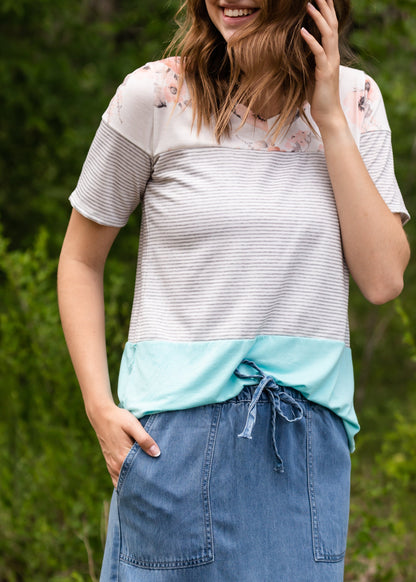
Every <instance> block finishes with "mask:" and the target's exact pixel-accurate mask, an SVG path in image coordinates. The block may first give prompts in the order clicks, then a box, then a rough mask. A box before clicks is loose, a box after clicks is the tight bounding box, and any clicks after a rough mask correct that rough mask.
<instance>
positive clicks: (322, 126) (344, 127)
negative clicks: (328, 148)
mask: <svg viewBox="0 0 416 582" xmlns="http://www.w3.org/2000/svg"><path fill="white" fill-rule="evenodd" d="M316 123H317V125H318V128H319V132H320V134H321V137H322V140H323V141H325V140H326V139H330V138H333V137H335V138H337V139H339V138H343V137H345V136H351V131H350V128H349V125H348V122H347V119H346V117H345V115H344V112H343V111H342V110H341V111H340V112H339V113H337V114H336V115H331V116H328V117H327V118H325V119H324V120H320V121H319V122H316Z"/></svg>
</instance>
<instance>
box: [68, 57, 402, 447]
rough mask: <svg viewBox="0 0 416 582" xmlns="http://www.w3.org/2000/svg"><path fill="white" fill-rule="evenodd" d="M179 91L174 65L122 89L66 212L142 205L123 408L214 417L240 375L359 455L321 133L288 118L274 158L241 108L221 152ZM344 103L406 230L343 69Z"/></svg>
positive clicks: (119, 216) (117, 212) (380, 147)
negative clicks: (243, 369)
mask: <svg viewBox="0 0 416 582" xmlns="http://www.w3.org/2000/svg"><path fill="white" fill-rule="evenodd" d="M179 75H180V68H179V61H178V59H176V58H170V59H166V60H163V61H157V62H154V63H149V64H147V65H145V66H144V67H141V68H140V69H138V70H136V71H135V72H133V73H132V74H130V75H129V76H128V77H127V78H126V79H125V81H124V82H123V84H122V85H121V86H120V87H119V88H118V90H117V93H116V95H115V96H114V98H113V99H112V101H111V103H110V105H109V107H108V109H107V110H106V112H105V113H104V115H103V118H102V121H101V124H100V126H99V128H98V131H97V133H96V136H95V138H94V140H93V143H92V145H91V147H90V150H89V153H88V156H87V158H86V161H85V163H84V166H83V169H82V173H81V176H80V179H79V182H78V185H77V187H76V189H75V191H74V192H73V193H72V194H71V196H70V201H71V204H72V205H73V207H74V208H76V209H77V210H78V212H80V213H81V214H82V215H84V216H85V217H87V218H89V219H91V220H93V221H96V222H97V223H100V224H104V225H109V226H117V227H121V226H123V225H124V224H125V223H126V222H127V220H128V218H129V216H130V214H131V213H132V212H133V211H134V210H135V208H136V207H137V206H138V204H139V203H140V204H141V205H142V223H141V231H140V241H139V253H138V265H137V275H136V286H135V294H134V301H133V308H132V315H131V323H130V331H129V337H128V341H127V343H126V345H125V349H124V353H123V358H122V362H121V368H120V376H119V386H118V393H119V399H120V405H121V406H122V407H124V408H126V409H128V410H130V411H131V412H132V413H133V414H135V415H136V416H137V417H138V418H141V417H142V416H144V415H146V414H149V413H154V412H160V411H167V410H178V409H183V408H190V407H194V406H200V405H204V404H210V403H215V402H223V401H225V400H227V399H229V398H231V397H233V396H236V395H237V394H238V393H239V392H240V390H241V389H242V380H241V379H239V378H237V377H236V376H235V375H234V370H235V369H236V368H237V367H238V365H239V364H240V362H241V361H242V360H243V359H249V360H253V361H255V362H256V363H257V365H259V366H260V367H261V368H262V370H264V372H265V373H266V374H268V375H271V376H273V377H274V378H275V380H276V382H277V383H278V384H280V385H282V386H291V387H293V388H296V389H297V390H299V391H300V392H301V393H302V394H303V395H304V396H305V397H306V398H308V399H310V400H311V401H313V402H316V403H318V404H321V405H323V406H326V407H328V408H329V409H331V410H332V411H333V412H335V413H336V414H337V415H339V416H340V417H341V418H342V420H343V421H344V425H345V428H346V432H347V435H348V438H349V442H350V448H351V449H353V447H354V434H355V433H356V432H357V431H358V429H359V425H358V422H357V418H356V415H355V412H354V406H353V370H352V360H351V351H350V347H349V329H348V285H349V273H348V268H347V266H346V264H345V261H344V258H343V252H342V245H341V237H340V229H339V222H338V215H337V210H336V206H335V201H334V196H333V192H332V188H331V182H330V179H329V176H328V171H327V167H326V162H325V155H324V152H323V145H322V141H321V139H320V136H319V131H318V128H317V126H316V125H314V124H313V122H312V126H313V127H314V129H315V133H314V132H313V131H312V130H311V128H310V127H309V126H308V125H307V124H306V123H305V122H304V121H303V120H302V119H301V118H300V117H297V118H296V119H295V121H294V123H293V124H292V125H291V127H290V129H289V131H288V132H287V133H286V134H285V135H284V136H282V137H281V138H279V139H278V141H277V142H272V138H271V136H270V134H269V129H270V127H271V126H272V125H273V123H274V122H275V121H276V118H271V119H267V120H266V119H262V118H259V117H258V116H254V115H251V116H249V117H248V119H247V121H246V122H245V124H244V125H243V126H242V127H240V126H241V119H242V117H243V115H244V113H245V108H244V107H243V106H238V107H237V108H236V109H235V111H234V113H233V117H232V121H231V124H232V125H231V131H230V135H229V136H228V137H226V138H224V139H223V140H222V142H221V143H220V144H218V143H217V142H216V140H215V138H214V136H213V132H212V129H211V128H209V127H203V128H202V130H201V132H200V133H199V134H197V132H196V129H195V128H194V127H193V126H192V111H191V106H190V98H189V93H188V91H187V87H186V84H184V85H183V87H182V89H181V93H180V94H179V96H178V90H179V89H178V79H179ZM340 95H341V103H342V106H343V109H344V111H345V114H346V117H347V119H348V123H349V125H350V128H351V131H352V133H353V136H354V139H355V140H356V143H357V144H358V146H359V148H360V152H361V155H362V157H363V159H364V162H365V164H366V166H367V168H368V171H369V173H370V175H371V177H372V179H373V181H374V183H375V185H376V186H377V188H378V190H379V192H380V194H381V196H382V197H383V198H384V200H385V201H386V203H387V205H388V206H389V208H390V209H391V211H392V212H397V213H401V216H402V220H403V222H405V221H407V220H408V218H409V216H408V213H407V211H406V208H405V206H404V203H403V200H402V197H401V194H400V191H399V188H398V185H397V182H396V179H395V176H394V168H393V158H392V150H391V140H390V130H389V126H388V122H387V118H386V113H385V109H384V105H383V100H382V97H381V94H380V91H379V89H378V87H377V85H376V84H375V82H374V81H373V80H372V79H371V78H369V77H368V76H366V75H365V73H363V72H362V71H358V70H355V69H351V68H346V67H341V71H340ZM176 99H178V102H177V103H176V105H175V102H176ZM304 108H305V112H306V114H307V115H308V114H309V113H310V106H309V105H308V104H305V106H304ZM309 118H310V116H309ZM310 119H311V118H310Z"/></svg>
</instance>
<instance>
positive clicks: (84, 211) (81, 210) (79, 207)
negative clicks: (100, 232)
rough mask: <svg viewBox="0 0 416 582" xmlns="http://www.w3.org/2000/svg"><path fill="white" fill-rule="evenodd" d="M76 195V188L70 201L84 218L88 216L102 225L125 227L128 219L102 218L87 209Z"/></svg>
mask: <svg viewBox="0 0 416 582" xmlns="http://www.w3.org/2000/svg"><path fill="white" fill-rule="evenodd" d="M75 195H76V190H74V192H73V193H72V194H71V196H70V197H69V202H70V204H71V206H72V208H74V210H76V211H77V212H79V213H80V214H82V216H84V218H88V220H92V221H93V222H95V223H97V224H100V225H101V226H114V227H116V228H123V226H125V225H126V224H127V222H128V219H127V220H125V221H123V222H121V221H117V220H113V221H110V220H106V221H104V220H102V218H100V217H99V216H97V215H96V214H95V213H93V212H91V211H89V210H87V209H85V208H84V207H83V206H82V204H80V203H79V201H78V200H76V199H75Z"/></svg>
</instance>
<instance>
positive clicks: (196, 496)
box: [117, 405, 220, 569]
mask: <svg viewBox="0 0 416 582" xmlns="http://www.w3.org/2000/svg"><path fill="white" fill-rule="evenodd" d="M219 415H220V407H219V406H215V405H214V406H205V407H201V408H200V409H199V410H198V414H195V411H187V410H181V411H175V412H164V413H160V414H157V415H154V416H151V417H150V418H149V420H148V421H147V424H146V430H147V431H148V432H149V433H150V434H151V435H152V437H153V438H154V439H155V441H156V442H157V443H158V445H159V447H160V450H161V455H160V457H158V458H152V457H149V456H148V455H146V453H144V452H143V451H142V450H141V449H140V447H139V446H138V445H137V444H135V445H133V447H132V449H131V450H130V452H129V454H128V455H127V457H126V459H125V461H124V463H123V466H122V470H121V472H120V478H119V483H118V486H117V499H118V513H119V522H120V534H121V550H120V560H121V561H122V562H125V563H128V564H130V565H132V566H136V567H139V568H150V569H167V568H185V567H191V566H198V565H202V564H207V563H209V562H212V561H213V560H214V549H213V538H212V518H211V508H210V491H209V488H210V475H211V465H212V459H213V454H214V446H215V438H216V434H217V430H218V421H219Z"/></svg>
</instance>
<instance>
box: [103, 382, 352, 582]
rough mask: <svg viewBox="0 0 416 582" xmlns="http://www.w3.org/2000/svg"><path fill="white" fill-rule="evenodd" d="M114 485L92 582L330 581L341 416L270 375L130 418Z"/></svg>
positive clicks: (340, 498)
mask: <svg viewBox="0 0 416 582" xmlns="http://www.w3.org/2000/svg"><path fill="white" fill-rule="evenodd" d="M142 423H143V425H144V426H145V428H146V430H147V431H148V432H149V433H150V434H151V435H152V437H153V438H154V439H155V441H156V442H157V443H158V445H159V447H160V450H161V455H160V457H158V458H152V457H149V456H148V455H146V454H145V453H144V452H143V451H142V450H141V449H140V447H139V446H138V445H137V443H135V444H134V445H133V446H132V448H131V450H130V452H129V454H128V455H127V457H126V459H125V461H124V464H123V466H122V469H121V472H120V477H119V482H118V485H117V489H116V490H115V491H114V494H113V498H112V502H111V508H110V516H109V523H108V529H107V542H106V547H105V552H104V561H103V566H102V571H101V578H100V581H101V582H341V581H342V580H343V569H344V553H345V546H346V539H347V529H348V513H349V488H350V453H349V448H348V441H347V436H346V432H345V429H344V426H343V423H342V421H341V420H340V418H339V417H338V416H336V415H335V414H334V413H333V412H331V411H330V410H328V409H326V408H324V407H322V406H320V405H317V404H314V403H312V402H309V401H308V400H306V399H305V398H304V397H303V396H302V395H301V394H300V393H299V392H298V391H296V390H293V389H291V388H284V387H281V386H277V385H276V384H274V383H273V381H272V379H270V378H267V377H266V378H263V379H262V380H261V382H260V383H257V384H256V385H248V386H245V387H244V389H243V390H242V392H241V393H240V394H239V395H238V396H237V397H235V398H232V399H230V400H228V401H226V402H223V403H220V404H212V405H206V406H201V407H198V408H191V409H188V410H179V411H174V412H163V413H158V414H152V415H149V416H146V417H144V418H143V419H142Z"/></svg>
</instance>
